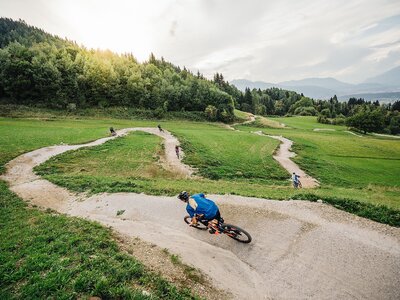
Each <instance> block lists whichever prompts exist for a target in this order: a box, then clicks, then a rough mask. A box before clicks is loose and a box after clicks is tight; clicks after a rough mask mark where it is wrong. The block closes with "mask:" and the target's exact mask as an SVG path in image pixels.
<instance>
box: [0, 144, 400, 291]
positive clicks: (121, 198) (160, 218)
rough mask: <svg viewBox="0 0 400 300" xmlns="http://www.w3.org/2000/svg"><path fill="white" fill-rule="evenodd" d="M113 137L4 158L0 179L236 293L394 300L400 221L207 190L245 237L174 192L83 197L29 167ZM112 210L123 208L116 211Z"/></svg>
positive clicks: (27, 196) (399, 272)
mask: <svg viewBox="0 0 400 300" xmlns="http://www.w3.org/2000/svg"><path fill="white" fill-rule="evenodd" d="M109 139H110V138H106V139H100V140H98V141H96V142H93V143H89V144H87V145H76V146H53V147H45V148H42V149H38V150H35V151H32V152H29V153H26V154H24V155H21V156H19V157H17V158H16V159H14V160H12V161H11V162H10V163H9V164H7V171H6V174H5V175H4V176H2V179H4V180H6V181H7V182H8V183H9V185H10V189H11V190H12V191H14V192H15V193H16V194H17V195H19V196H20V197H22V198H23V199H25V200H27V201H30V202H31V203H32V204H36V205H39V206H42V207H46V208H51V209H55V210H58V211H59V212H62V213H67V214H69V215H73V216H79V217H83V218H87V219H91V220H96V221H98V222H100V223H102V224H104V225H109V226H112V228H113V229H114V230H116V231H118V232H120V233H122V234H124V235H127V236H130V237H139V238H141V239H143V240H145V241H147V242H150V243H154V244H157V245H158V246H160V247H163V248H167V249H169V250H170V251H171V252H173V253H175V254H178V255H179V256H180V257H181V258H182V260H183V262H185V263H188V264H192V265H194V266H195V267H197V268H200V269H202V270H203V271H204V272H205V273H206V274H208V275H209V276H210V277H211V278H212V279H213V282H214V283H215V284H216V285H217V286H218V287H220V288H223V289H225V290H229V291H231V293H232V295H233V297H234V298H236V299H244V298H247V299H305V298H307V299H399V297H400V285H399V279H400V229H399V228H393V227H390V226H387V225H383V224H379V223H375V222H373V221H370V220H366V219H362V218H359V217H356V216H354V215H351V214H348V213H346V212H343V211H339V210H337V209H335V208H333V207H331V206H328V205H325V204H320V203H311V202H303V201H273V200H265V199H257V198H249V197H239V196H231V195H223V196H221V195H209V198H211V199H214V200H215V201H216V203H217V204H218V205H219V206H220V209H221V212H222V214H223V216H224V218H225V220H226V221H227V222H229V223H234V224H237V225H239V226H242V227H243V228H245V229H246V230H247V231H249V232H250V233H251V234H252V236H253V242H252V243H251V244H248V245H244V244H240V243H237V242H235V241H233V240H231V239H229V238H228V237H226V236H214V235H210V234H208V233H207V232H203V231H198V230H195V229H193V228H189V227H188V226H187V225H185V224H184V223H183V220H182V217H183V216H184V215H185V208H184V205H182V203H181V202H180V201H179V200H177V199H176V198H175V197H162V196H148V195H144V194H134V193H117V194H99V195H95V196H92V197H89V198H86V197H85V196H84V195H80V194H78V195H77V194H74V193H71V192H69V191H68V190H66V189H64V188H61V187H58V186H56V185H54V184H52V183H50V182H49V181H47V180H43V179H41V178H40V177H38V176H36V175H35V174H33V171H32V169H33V167H34V166H36V165H38V164H40V163H43V162H44V161H46V160H47V159H49V158H50V157H51V156H54V155H57V154H60V153H62V152H65V151H68V150H72V149H78V148H79V147H82V146H89V145H90V146H94V145H98V144H101V143H102V142H104V141H105V140H109ZM82 200H84V201H82ZM118 210H125V212H124V213H123V214H122V215H120V216H116V213H117V211H118Z"/></svg>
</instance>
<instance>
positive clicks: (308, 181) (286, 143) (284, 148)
mask: <svg viewBox="0 0 400 300" xmlns="http://www.w3.org/2000/svg"><path fill="white" fill-rule="evenodd" d="M254 133H255V134H258V135H262V136H267V137H270V138H273V139H276V140H279V141H280V142H281V144H280V146H279V149H278V151H277V153H276V155H274V156H273V157H274V159H275V160H276V161H278V162H279V164H280V165H281V166H282V167H283V168H285V170H286V171H288V172H289V174H290V175H292V174H293V172H295V173H296V174H297V175H300V181H301V184H302V186H303V188H315V187H317V186H319V182H318V180H316V179H315V178H313V177H311V176H309V175H307V174H306V172H304V171H303V170H302V169H300V167H299V166H298V165H297V164H296V163H295V162H293V161H292V160H291V159H290V158H291V157H295V156H296V153H294V152H292V151H290V149H291V148H292V145H293V141H291V140H289V139H287V138H284V137H282V136H277V135H265V134H264V133H262V132H261V131H257V132H254Z"/></svg>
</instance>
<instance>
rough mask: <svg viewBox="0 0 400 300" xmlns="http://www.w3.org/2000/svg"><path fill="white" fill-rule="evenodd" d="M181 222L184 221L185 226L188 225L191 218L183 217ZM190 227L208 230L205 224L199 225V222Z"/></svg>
mask: <svg viewBox="0 0 400 300" xmlns="http://www.w3.org/2000/svg"><path fill="white" fill-rule="evenodd" d="M183 220H184V221H185V223H186V224H190V222H191V220H192V218H191V217H190V216H185V217H184V218H183ZM192 227H193V228H196V229H200V230H206V229H207V228H208V227H207V226H206V225H205V224H203V223H201V222H200V221H198V222H197V224H196V225H193V226H192Z"/></svg>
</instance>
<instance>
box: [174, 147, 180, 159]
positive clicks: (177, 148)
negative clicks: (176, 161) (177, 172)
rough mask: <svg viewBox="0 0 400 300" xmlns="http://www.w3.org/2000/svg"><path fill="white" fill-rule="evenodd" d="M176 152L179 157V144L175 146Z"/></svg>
mask: <svg viewBox="0 0 400 300" xmlns="http://www.w3.org/2000/svg"><path fill="white" fill-rule="evenodd" d="M175 153H176V157H178V158H179V146H178V145H176V146H175Z"/></svg>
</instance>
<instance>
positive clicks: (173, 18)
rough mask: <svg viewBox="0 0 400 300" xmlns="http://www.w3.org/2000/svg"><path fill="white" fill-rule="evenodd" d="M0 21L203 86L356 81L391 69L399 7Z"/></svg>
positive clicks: (398, 53)
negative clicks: (179, 70)
mask: <svg viewBox="0 0 400 300" xmlns="http://www.w3.org/2000/svg"><path fill="white" fill-rule="evenodd" d="M0 16H1V17H8V18H13V19H23V20H25V21H26V22H27V23H28V24H30V25H34V26H37V27H39V28H42V29H44V30H45V31H47V32H49V33H52V34H56V35H58V36H60V37H67V38H68V39H70V40H74V41H76V42H78V43H79V44H82V45H84V46H86V47H89V48H100V49H110V50H112V51H115V52H118V53H124V52H129V53H133V55H134V56H135V57H136V58H137V59H138V60H139V61H143V60H146V59H147V58H148V57H149V54H150V53H151V52H153V53H154V54H155V55H156V57H161V56H163V57H164V58H165V59H166V60H167V61H170V62H172V63H174V64H176V65H179V66H181V67H183V66H186V67H187V68H188V69H190V70H192V71H193V72H197V70H199V71H200V72H201V73H203V74H204V75H205V76H206V77H208V78H212V76H213V74H214V73H216V72H219V73H223V75H224V77H225V78H226V79H227V80H233V79H239V78H244V79H248V80H253V81H255V80H260V81H265V82H273V83H278V82H282V81H286V80H298V79H303V78H308V77H334V78H336V79H338V80H342V81H345V82H349V83H359V82H362V81H364V80H365V79H367V78H369V77H373V76H376V75H379V74H380V73H383V72H385V71H387V70H389V69H391V68H394V67H396V66H400V0H279V1H278V0H273V1H272V0H157V1H156V0H141V1H136V0H110V1H105V0H0Z"/></svg>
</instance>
